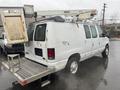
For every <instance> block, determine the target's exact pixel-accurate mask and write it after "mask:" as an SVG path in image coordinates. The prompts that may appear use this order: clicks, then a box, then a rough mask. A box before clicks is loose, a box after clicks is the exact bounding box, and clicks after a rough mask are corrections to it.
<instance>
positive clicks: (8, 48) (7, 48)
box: [0, 33, 24, 55]
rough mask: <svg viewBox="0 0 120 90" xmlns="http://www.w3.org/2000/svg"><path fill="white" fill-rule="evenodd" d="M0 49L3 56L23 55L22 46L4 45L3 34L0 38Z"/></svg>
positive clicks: (4, 37)
mask: <svg viewBox="0 0 120 90" xmlns="http://www.w3.org/2000/svg"><path fill="white" fill-rule="evenodd" d="M0 47H1V53H4V54H6V55H7V54H14V53H24V44H22V43H20V44H12V45H8V44H6V36H5V33H2V35H1V37H0Z"/></svg>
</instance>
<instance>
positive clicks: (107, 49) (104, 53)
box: [102, 45, 109, 58]
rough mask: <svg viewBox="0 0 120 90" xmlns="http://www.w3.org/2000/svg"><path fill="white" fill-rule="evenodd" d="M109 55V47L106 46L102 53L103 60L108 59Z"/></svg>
mask: <svg viewBox="0 0 120 90" xmlns="http://www.w3.org/2000/svg"><path fill="white" fill-rule="evenodd" d="M108 55H109V46H108V45H106V47H105V49H104V51H103V52H102V57H103V58H108Z"/></svg>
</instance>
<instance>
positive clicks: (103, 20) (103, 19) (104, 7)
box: [102, 3, 106, 27]
mask: <svg viewBox="0 0 120 90" xmlns="http://www.w3.org/2000/svg"><path fill="white" fill-rule="evenodd" d="M105 9H106V3H104V6H103V18H102V26H103V27H104V24H105Z"/></svg>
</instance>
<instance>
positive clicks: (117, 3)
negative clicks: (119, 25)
mask: <svg viewBox="0 0 120 90" xmlns="http://www.w3.org/2000/svg"><path fill="white" fill-rule="evenodd" d="M103 3H106V4H107V8H106V18H110V17H111V16H114V17H116V18H118V17H119V18H120V10H119V9H120V0H0V6H23V4H31V5H34V7H35V10H53V9H55V10H60V9H62V10H63V9H92V8H93V9H97V10H98V12H99V16H101V15H102V8H103Z"/></svg>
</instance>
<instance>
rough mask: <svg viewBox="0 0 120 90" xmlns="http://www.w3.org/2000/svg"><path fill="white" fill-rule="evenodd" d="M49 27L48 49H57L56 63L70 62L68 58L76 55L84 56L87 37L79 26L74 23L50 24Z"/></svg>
mask: <svg viewBox="0 0 120 90" xmlns="http://www.w3.org/2000/svg"><path fill="white" fill-rule="evenodd" d="M48 27H49V30H48V34H49V35H48V36H47V38H48V41H47V48H55V60H53V61H54V62H59V61H62V60H68V58H69V57H70V56H71V55H72V54H75V53H80V55H81V54H82V52H83V50H84V38H85V36H84V34H83V30H82V29H81V27H80V25H79V26H78V25H77V24H74V23H56V22H55V23H54V22H51V23H50V22H49V25H48ZM49 61H50V60H49ZM53 61H50V62H53Z"/></svg>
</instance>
